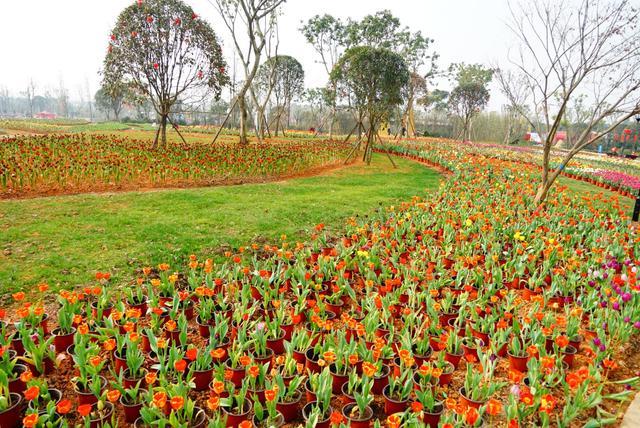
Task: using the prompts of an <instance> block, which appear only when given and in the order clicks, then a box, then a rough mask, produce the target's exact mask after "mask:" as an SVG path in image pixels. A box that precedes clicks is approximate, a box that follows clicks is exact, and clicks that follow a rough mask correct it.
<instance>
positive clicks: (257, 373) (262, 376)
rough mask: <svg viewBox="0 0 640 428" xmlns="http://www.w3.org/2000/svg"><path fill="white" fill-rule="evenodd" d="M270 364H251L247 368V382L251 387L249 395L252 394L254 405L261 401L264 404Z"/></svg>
mask: <svg viewBox="0 0 640 428" xmlns="http://www.w3.org/2000/svg"><path fill="white" fill-rule="evenodd" d="M269 365H270V363H265V364H262V365H259V364H251V365H249V366H248V367H247V376H246V377H245V382H246V383H247V384H248V385H249V390H248V391H249V394H251V396H252V398H253V401H254V403H255V402H256V401H260V402H261V403H264V391H265V388H266V380H267V370H268V368H269Z"/></svg>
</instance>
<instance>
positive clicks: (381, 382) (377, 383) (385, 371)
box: [371, 364, 391, 395]
mask: <svg viewBox="0 0 640 428" xmlns="http://www.w3.org/2000/svg"><path fill="white" fill-rule="evenodd" d="M381 370H382V373H381V374H380V375H378V376H374V377H373V386H372V387H371V392H372V393H373V394H375V395H380V394H382V390H384V388H385V387H386V386H387V385H389V373H391V369H390V368H389V366H387V365H386V364H383V365H382V368H381Z"/></svg>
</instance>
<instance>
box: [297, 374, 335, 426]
mask: <svg viewBox="0 0 640 428" xmlns="http://www.w3.org/2000/svg"><path fill="white" fill-rule="evenodd" d="M310 381H311V386H312V387H313V394H314V396H315V400H314V401H309V402H308V403H307V404H306V405H305V406H304V407H303V408H302V416H303V418H304V420H305V422H306V424H310V425H309V426H314V427H317V428H329V427H330V426H331V421H330V417H331V413H332V411H333V410H332V409H331V394H332V390H333V387H332V383H333V377H332V376H331V373H330V372H329V368H328V367H325V368H324V369H323V370H322V371H321V372H320V373H319V374H317V376H314V377H311V378H310Z"/></svg>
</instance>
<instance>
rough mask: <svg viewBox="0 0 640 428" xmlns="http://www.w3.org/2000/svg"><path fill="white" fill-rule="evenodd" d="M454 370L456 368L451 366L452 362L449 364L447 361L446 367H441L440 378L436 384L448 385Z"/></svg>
mask: <svg viewBox="0 0 640 428" xmlns="http://www.w3.org/2000/svg"><path fill="white" fill-rule="evenodd" d="M455 370H456V369H455V367H454V366H453V364H451V363H450V362H448V361H447V366H446V368H443V369H442V374H441V375H440V378H439V379H438V385H440V386H446V385H449V384H450V383H451V379H452V378H453V372H454V371H455Z"/></svg>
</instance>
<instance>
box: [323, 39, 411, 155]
mask: <svg viewBox="0 0 640 428" xmlns="http://www.w3.org/2000/svg"><path fill="white" fill-rule="evenodd" d="M409 77H410V74H409V69H408V68H407V65H406V63H405V62H404V60H403V59H402V57H401V56H400V55H399V54H397V53H395V52H392V51H390V50H389V49H385V48H373V47H369V46H356V47H353V48H349V49H348V50H347V51H346V52H345V53H344V55H343V56H342V58H340V60H339V61H338V63H337V64H336V66H335V67H334V69H333V71H332V72H331V83H332V84H334V85H336V87H337V88H338V94H339V95H340V97H342V98H346V99H347V101H348V102H349V105H350V106H352V108H354V109H355V110H356V111H357V112H358V117H359V120H360V122H361V123H362V121H363V120H365V119H366V121H367V122H368V126H369V128H368V132H367V144H366V146H365V151H364V156H363V160H366V161H367V163H370V162H371V152H372V144H373V142H374V139H375V138H376V137H377V136H378V128H379V126H380V124H381V123H382V121H383V120H385V119H386V118H387V117H388V116H389V114H390V112H391V110H392V109H393V108H394V107H396V106H398V105H400V104H401V103H402V95H403V91H404V90H405V89H406V86H407V84H408V82H409Z"/></svg>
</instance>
